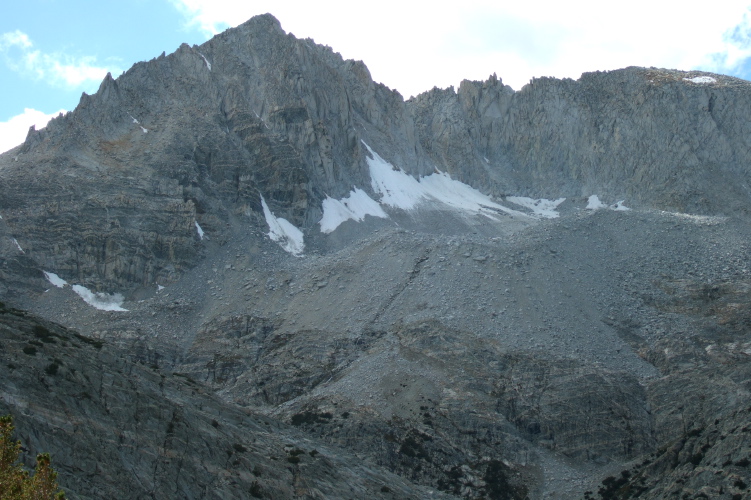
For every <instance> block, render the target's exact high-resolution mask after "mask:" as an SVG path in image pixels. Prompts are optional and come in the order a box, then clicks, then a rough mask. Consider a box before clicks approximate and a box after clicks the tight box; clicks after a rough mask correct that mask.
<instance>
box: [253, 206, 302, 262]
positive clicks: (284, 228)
mask: <svg viewBox="0 0 751 500" xmlns="http://www.w3.org/2000/svg"><path fill="white" fill-rule="evenodd" d="M261 205H262V206H263V215H264V217H266V224H268V225H269V238H271V240H272V241H276V242H277V243H279V246H281V247H282V248H283V249H284V250H285V251H287V252H289V253H291V254H292V255H294V256H295V257H299V256H300V255H301V254H302V252H303V250H304V249H305V243H304V241H303V234H302V231H300V230H299V229H297V228H296V227H295V226H294V225H292V224H291V223H290V222H289V221H288V220H287V219H283V218H281V217H276V216H275V215H274V214H273V213H272V212H271V210H269V206H268V205H267V204H266V200H264V199H263V196H261Z"/></svg>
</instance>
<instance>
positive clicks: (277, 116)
mask: <svg viewBox="0 0 751 500" xmlns="http://www.w3.org/2000/svg"><path fill="white" fill-rule="evenodd" d="M698 75H700V74H699V73H697V72H680V71H674V70H661V69H654V68H652V69H644V68H627V69H624V70H619V71H612V72H608V73H588V74H584V75H583V76H582V77H581V79H579V80H578V81H572V80H555V79H550V78H543V79H536V80H534V81H533V82H531V83H530V84H529V85H527V86H525V87H524V88H523V89H521V90H519V91H516V92H515V91H513V90H512V89H511V88H509V87H507V86H504V85H503V83H502V82H501V80H500V79H498V78H497V77H495V76H492V77H491V78H489V79H488V81H486V82H470V81H464V82H462V84H461V85H460V87H459V89H458V90H457V91H455V90H454V89H448V90H440V89H433V90H432V91H429V92H426V93H424V94H422V95H420V96H418V97H416V98H414V99H410V100H409V101H407V102H405V101H404V100H403V99H402V97H401V96H400V95H399V94H398V93H396V92H393V91H391V90H389V89H388V88H386V87H385V86H383V85H380V84H376V83H374V82H373V81H372V80H371V78H370V75H369V73H368V70H367V68H366V67H365V65H364V64H363V63H362V62H359V61H357V62H356V61H345V60H342V58H341V57H340V56H339V54H336V53H334V52H333V51H332V50H331V49H330V48H328V47H321V46H318V45H316V44H315V43H314V42H313V41H312V40H298V39H296V38H295V37H293V36H292V35H288V34H285V33H284V31H283V30H282V29H281V27H280V26H279V23H278V22H277V21H276V20H275V19H274V18H273V17H271V16H269V15H266V16H259V17H256V18H253V19H251V20H250V21H248V22H247V23H245V24H243V25H241V26H239V27H237V28H235V29H231V30H227V31H226V32H224V33H222V34H220V35H218V36H217V37H215V38H213V39H212V40H210V41H208V42H206V43H205V44H203V45H201V46H194V47H190V46H187V45H183V46H181V47H180V48H179V49H178V50H177V51H176V52H175V53H173V54H170V55H162V56H160V57H158V58H156V59H153V60H152V61H149V62H144V63H138V64H136V65H134V66H133V67H132V68H131V69H130V70H128V71H127V72H126V73H124V74H123V75H121V76H120V77H118V78H117V79H113V78H112V77H111V76H108V77H107V78H105V80H104V81H103V82H102V85H101V87H100V89H99V91H98V92H97V93H96V94H95V95H92V96H87V95H84V96H82V98H81V102H80V104H79V106H78V107H77V108H76V110H75V111H73V112H71V113H68V114H66V115H64V116H62V117H59V118H57V119H55V120H53V121H52V122H50V124H49V125H48V126H47V127H46V128H45V129H43V130H40V131H30V133H29V135H28V137H27V140H26V142H25V143H24V144H23V145H21V146H20V147H19V148H17V149H15V150H12V151H10V152H9V153H7V154H4V155H0V215H1V216H2V218H1V219H0V300H3V301H4V302H5V303H6V304H7V305H8V307H5V306H4V307H3V308H2V310H0V313H1V314H0V321H1V322H0V334H2V335H4V336H5V340H3V345H4V346H5V345H6V344H7V345H8V346H9V347H8V348H7V349H4V350H3V351H2V352H1V353H0V355H2V356H3V357H4V359H3V363H5V365H4V366H8V367H9V370H10V371H9V372H8V373H9V375H8V377H7V378H5V379H4V380H3V382H2V383H0V391H2V399H1V400H0V405H2V406H0V411H3V412H4V411H9V412H11V413H13V414H14V416H15V417H16V422H17V425H18V428H19V431H20V433H21V436H20V437H21V438H23V439H24V442H29V443H30V445H31V446H32V449H34V450H36V449H43V450H49V451H52V452H53V462H56V463H57V464H58V468H60V469H61V471H62V472H63V474H62V481H61V482H62V484H63V485H64V486H65V487H66V488H68V489H69V490H70V491H71V492H74V493H76V494H77V495H79V496H81V497H89V498H96V497H102V496H118V495H117V494H115V493H114V492H115V491H127V492H129V494H131V493H132V497H133V498H141V497H144V496H153V497H155V498H173V497H175V496H184V497H186V498H214V497H216V498H247V496H248V495H249V494H250V495H251V496H257V495H261V496H262V497H268V498H339V497H341V498H348V497H353V496H354V497H358V498H376V497H383V498H430V497H431V496H430V495H433V496H434V497H436V498H439V497H441V496H446V497H454V498H492V499H507V498H508V499H516V498H519V499H523V498H551V499H552V498H580V497H587V496H589V497H592V496H595V497H597V496H600V497H603V498H628V496H629V495H634V494H636V493H637V492H638V493H639V494H640V495H641V496H640V498H664V497H666V496H671V495H678V496H685V495H689V497H691V495H699V496H700V495H702V494H703V495H705V496H706V497H709V498H735V497H734V496H733V495H741V496H742V495H744V494H746V492H747V490H746V487H745V486H744V485H749V484H751V479H748V458H751V457H746V455H748V449H749V448H748V446H749V444H748V439H746V438H747V432H746V430H744V429H746V427H748V425H749V414H748V410H747V408H748V396H749V391H751V385H749V384H750V382H749V380H751V379H750V378H749V375H751V373H749V363H748V356H749V355H751V338H749V333H748V325H749V317H751V316H750V315H749V311H750V310H751V309H749V283H751V268H750V267H749V266H748V262H749V258H751V245H750V244H749V241H750V240H749V237H750V236H751V234H750V233H749V227H751V226H749V225H748V213H747V206H748V194H749V187H748V182H749V171H748V169H749V165H751V162H749V160H750V158H749V154H751V153H749V151H751V148H749V137H751V134H749V132H751V130H750V128H751V124H750V123H751V120H750V119H749V116H751V114H750V113H749V110H750V109H751V102H749V99H750V98H751V97H750V96H751V92H750V90H749V89H750V88H751V87H749V83H748V82H745V81H742V80H738V79H734V78H730V77H726V76H722V75H712V76H711V79H712V81H710V82H709V83H699V82H701V80H692V79H693V78H694V77H696V76H698ZM703 76H705V77H706V76H708V75H703ZM378 158H382V159H383V162H380V160H378ZM374 162H375V164H378V165H381V166H382V167H383V166H384V165H385V170H382V171H380V172H377V171H375V170H373V168H374V167H373V164H374ZM379 162H380V163H379ZM385 162H388V163H390V164H391V165H392V166H391V167H389V166H388V165H387V164H386V163H385ZM395 169H397V170H398V169H401V170H403V171H404V172H406V173H408V174H410V175H412V176H415V177H421V176H422V177H424V176H429V175H430V174H432V173H434V172H436V170H438V171H440V172H448V173H449V174H450V175H451V177H452V178H453V179H455V180H460V181H462V182H464V183H465V184H466V185H469V186H472V187H474V188H476V189H478V190H479V191H481V193H484V194H485V195H492V196H494V201H490V200H489V199H488V200H486V201H483V202H482V203H484V204H485V209H484V211H471V210H469V209H467V208H466V207H464V206H463V205H461V204H458V205H457V203H456V202H454V205H451V204H446V203H442V202H440V201H438V198H439V197H441V196H443V197H447V196H449V195H451V196H455V195H456V193H460V195H461V196H463V197H464V198H463V199H464V200H466V199H468V197H469V198H471V199H473V200H477V199H479V198H478V197H479V196H481V194H480V193H476V192H474V191H469V190H468V186H464V187H462V188H461V189H460V188H458V187H457V184H450V183H448V181H447V179H446V178H445V177H441V176H436V177H433V178H432V182H433V184H430V185H431V186H433V188H434V190H433V191H430V192H431V193H433V194H424V195H421V196H423V198H421V201H420V203H421V204H420V205H419V206H418V207H417V208H414V209H411V210H402V209H399V208H394V207H393V206H390V205H388V204H387V203H386V202H385V200H386V197H385V194H384V193H383V192H382V191H379V190H378V189H377V183H375V182H374V180H375V178H377V177H378V176H381V177H380V178H384V177H388V176H389V175H392V176H398V175H401V174H400V173H398V172H396V171H395ZM405 179H406V178H405V177H401V181H400V182H402V186H404V185H409V181H408V180H405ZM428 185H429V183H428V181H426V180H425V179H423V183H422V184H419V186H421V187H419V186H418V187H415V184H413V187H412V188H410V189H413V192H411V193H410V192H406V193H405V192H401V191H399V189H397V187H394V186H391V189H392V190H395V191H396V194H394V193H392V194H394V197H398V196H397V195H399V196H407V197H409V196H413V195H414V193H415V192H417V191H415V190H420V189H423V190H424V193H427V192H428V187H427V186H428ZM436 186H438V187H436ZM354 188H358V189H361V190H363V191H364V194H366V195H368V196H370V197H371V198H372V200H371V201H373V203H374V204H376V202H377V201H381V204H380V205H378V206H379V207H380V208H381V209H382V213H381V214H380V215H378V216H377V217H376V216H373V212H370V214H371V215H368V216H363V217H364V218H363V217H361V219H362V220H361V221H359V222H355V221H354V220H347V221H346V222H343V223H342V224H341V225H339V226H338V227H337V228H336V229H335V230H332V231H331V232H327V233H322V232H321V227H322V226H319V221H321V218H322V216H323V210H324V208H323V207H324V206H325V205H324V202H326V203H329V206H331V204H330V203H331V202H332V201H334V200H342V199H343V198H345V197H347V196H348V195H349V194H350V193H351V190H353V189H354ZM523 195H526V196H534V197H540V196H543V197H548V198H563V197H565V198H566V200H565V201H561V202H560V204H559V205H558V206H557V210H558V211H559V212H560V218H552V219H544V218H540V216H535V215H534V214H533V213H531V212H530V210H533V209H530V208H529V207H528V208H523V207H522V206H520V205H518V204H516V205H515V204H514V198H513V196H523ZM591 195H598V196H600V197H601V198H602V200H603V201H604V202H605V205H612V204H613V203H615V202H617V201H620V200H625V205H626V206H629V207H631V208H632V210H630V211H615V210H610V209H607V208H605V209H602V210H591V209H588V208H587V206H588V205H589V204H591V200H588V198H589V196H591ZM431 196H432V198H431ZM360 199H362V197H361V198H360ZM452 199H454V200H455V199H456V198H452ZM350 200H351V199H350ZM426 200H427V201H426ZM516 201H517V202H518V201H519V200H518V199H516ZM532 201H533V200H532ZM264 203H265V204H266V207H267V209H268V210H264V208H263V204H264ZM338 203H339V205H335V206H337V207H339V208H338V210H344V208H342V207H345V205H344V201H340V202H338ZM352 203H354V202H352ZM491 205H493V206H494V208H492V207H491ZM488 207H491V208H488ZM499 207H500V208H499ZM345 208H346V209H347V210H350V212H351V213H354V212H356V211H357V210H359V209H362V206H360V205H356V204H353V205H351V206H348V207H345ZM590 208H591V207H590ZM611 208H612V207H611ZM384 210H385V211H384ZM663 210H664V211H663ZM384 216H386V217H385V218H384ZM281 219H284V221H282V222H280V220H281ZM285 224H286V225H285ZM290 226H294V227H295V228H298V229H299V230H301V234H302V236H303V237H304V244H305V249H304V252H303V256H302V257H300V258H297V257H293V256H291V255H289V254H288V253H285V252H284V250H282V248H280V245H281V246H283V245H284V241H272V238H271V236H273V237H274V238H276V240H279V239H280V238H282V237H280V236H279V234H280V233H279V231H281V232H284V230H285V229H284V228H289V227H290ZM275 231H276V233H275ZM285 234H286V233H285ZM270 235H271V236H270ZM283 237H284V238H290V236H289V235H287V236H283ZM278 243H279V244H278ZM43 271H47V272H54V273H56V274H57V275H59V276H60V277H61V278H62V279H64V280H67V282H68V284H67V285H64V286H62V287H60V288H58V287H57V286H52V284H53V283H50V282H49V281H48V280H46V279H45V275H44V274H43ZM58 284H60V283H58ZM74 284H80V285H85V286H87V287H89V288H90V289H91V290H92V291H94V292H107V293H110V292H120V293H122V294H124V295H125V296H126V297H125V298H126V300H125V303H124V304H123V307H124V308H125V309H127V311H121V312H111V311H101V310H98V309H95V308H93V307H91V306H90V305H88V304H86V303H84V302H83V301H82V300H81V298H80V297H79V296H78V295H76V294H75V293H74V292H73V290H72V288H71V286H70V285H74ZM157 285H159V287H157ZM163 287H166V288H163ZM10 306H14V307H17V308H22V309H24V310H28V311H29V313H28V314H27V313H20V312H19V311H18V310H15V309H14V310H11V309H10ZM35 332H36V334H35ZM44 332H48V333H47V334H45V333H44ZM37 334H39V335H37ZM26 347H28V348H34V350H35V351H36V354H30V353H29V352H30V349H26V350H24V348H26ZM27 351H29V352H27ZM11 365H12V366H13V368H12V369H11V368H10V366H11ZM53 365H54V366H57V368H51V367H52V366H53ZM52 372H54V373H52ZM85 395H88V396H85ZM214 423H216V425H214ZM242 450H244V451H242ZM313 450H317V453H312V451H313ZM303 452H304V453H303ZM316 457H318V458H316ZM322 457H323V458H322ZM81 464H83V465H81ZM102 464H106V465H102ZM744 464H745V465H744ZM258 467H260V469H258V471H256V468H258ZM256 472H258V473H256ZM747 479H748V480H747ZM603 481H604V482H603ZM431 491H432V493H431ZM586 492H589V493H586ZM120 496H122V495H120Z"/></svg>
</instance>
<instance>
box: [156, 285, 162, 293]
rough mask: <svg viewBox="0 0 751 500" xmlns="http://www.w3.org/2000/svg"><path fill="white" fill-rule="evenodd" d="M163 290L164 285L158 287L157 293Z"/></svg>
mask: <svg viewBox="0 0 751 500" xmlns="http://www.w3.org/2000/svg"><path fill="white" fill-rule="evenodd" d="M162 290H164V287H163V286H162V285H157V286H156V291H157V292H161V291H162Z"/></svg>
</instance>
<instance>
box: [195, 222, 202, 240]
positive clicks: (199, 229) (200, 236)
mask: <svg viewBox="0 0 751 500" xmlns="http://www.w3.org/2000/svg"><path fill="white" fill-rule="evenodd" d="M193 223H194V224H195V225H196V231H198V237H199V238H201V239H203V229H201V226H199V225H198V221H197V220H196V221H193Z"/></svg>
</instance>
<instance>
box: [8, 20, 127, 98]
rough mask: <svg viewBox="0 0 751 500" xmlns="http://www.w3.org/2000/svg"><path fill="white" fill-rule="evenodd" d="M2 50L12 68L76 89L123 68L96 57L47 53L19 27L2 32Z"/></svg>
mask: <svg viewBox="0 0 751 500" xmlns="http://www.w3.org/2000/svg"><path fill="white" fill-rule="evenodd" d="M0 54H2V56H3V58H4V60H5V64H6V65H7V66H8V67H9V68H10V69H11V70H13V71H15V72H17V73H20V74H22V75H24V76H27V77H30V78H34V79H36V80H45V81H46V82H47V83H48V84H50V85H53V86H58V87H63V88H68V89H73V88H77V87H80V86H82V85H86V84H98V83H99V82H101V81H102V79H103V78H104V77H105V75H106V74H107V72H108V71H111V72H112V73H113V74H118V73H120V72H121V70H120V69H118V68H116V67H104V66H99V65H97V61H96V57H93V56H79V57H74V56H71V55H67V54H63V53H61V52H52V53H44V52H42V51H40V50H38V49H35V48H34V43H33V42H32V41H31V39H30V38H29V36H28V35H27V34H26V33H24V32H22V31H19V30H16V31H11V32H8V33H3V34H2V35H0Z"/></svg>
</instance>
